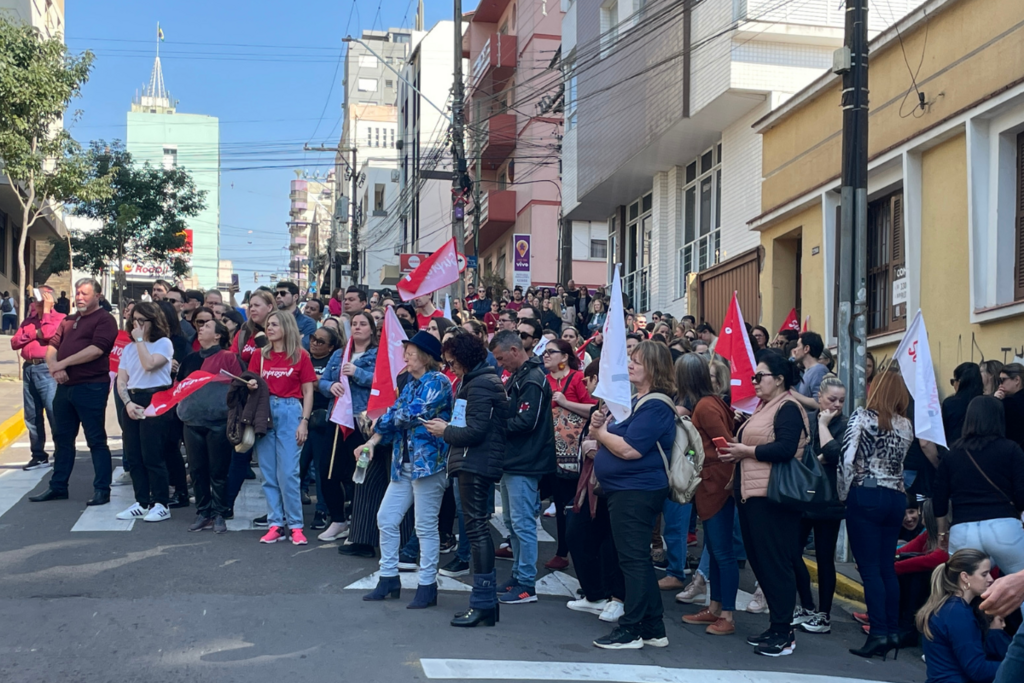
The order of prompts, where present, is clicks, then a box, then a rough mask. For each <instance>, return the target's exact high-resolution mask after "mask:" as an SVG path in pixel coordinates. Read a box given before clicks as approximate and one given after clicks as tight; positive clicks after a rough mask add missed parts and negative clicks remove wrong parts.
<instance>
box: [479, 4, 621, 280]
mask: <svg viewBox="0 0 1024 683" xmlns="http://www.w3.org/2000/svg"><path fill="white" fill-rule="evenodd" d="M562 14H563V13H562V11H561V9H560V8H559V6H558V5H557V4H556V3H554V2H546V1H545V0H519V1H518V2H515V1H512V0H507V1H506V0H481V2H480V4H479V6H478V7H477V9H476V11H475V12H474V13H473V15H472V17H471V18H470V20H469V25H468V27H467V29H466V33H465V37H464V39H463V42H462V45H463V56H464V57H466V58H467V59H469V62H470V65H471V66H470V69H469V71H468V72H467V76H466V120H467V124H466V125H467V135H466V141H467V142H466V149H467V158H468V159H469V162H470V173H471V175H472V176H473V178H474V181H475V182H476V183H479V186H480V187H479V190H480V195H481V197H480V203H479V205H478V206H475V207H474V211H476V212H477V213H478V214H479V219H480V231H479V234H473V232H472V231H471V230H467V243H466V253H468V254H472V253H477V254H478V258H479V264H480V268H481V270H482V272H483V273H484V274H485V275H487V274H492V275H496V276H497V277H498V278H500V279H502V280H504V281H505V284H507V285H512V284H513V277H512V274H513V265H512V264H513V261H514V260H515V258H518V257H519V255H518V254H517V253H516V250H517V249H522V248H523V246H522V245H524V244H526V242H525V241H523V240H522V239H519V238H517V237H516V236H517V235H529V249H528V250H525V249H524V252H525V254H526V258H527V259H528V262H529V268H530V271H529V277H528V281H529V282H531V283H532V284H536V285H555V284H557V283H558V282H559V281H560V280H562V279H565V278H563V277H562V275H563V274H564V273H568V276H569V277H572V278H575V279H576V282H577V283H578V284H580V285H590V286H597V285H602V284H604V282H605V257H606V254H605V252H604V249H605V248H606V244H605V242H604V240H605V239H606V235H605V230H604V229H601V228H598V229H597V230H596V231H595V235H596V242H594V243H592V242H591V233H590V227H591V226H590V224H589V223H587V222H586V221H585V220H584V221H581V223H580V226H579V232H578V236H577V234H576V226H572V231H564V232H563V231H562V230H561V225H562V206H561V205H562V199H561V179H560V176H559V165H560V151H561V144H562V134H563V115H562V108H561V106H556V104H555V102H556V101H560V90H561V88H562V75H561V72H560V71H559V68H558V67H559V62H560V60H559V54H560V49H561V34H562ZM467 220H468V219H467ZM569 241H571V242H572V243H573V244H572V246H571V247H570V245H568V244H565V243H564V242H569ZM576 242H579V244H576ZM563 247H564V248H563ZM477 250H478V251H477ZM563 258H565V259H567V260H571V262H572V263H571V266H569V267H566V266H567V264H565V263H563Z"/></svg>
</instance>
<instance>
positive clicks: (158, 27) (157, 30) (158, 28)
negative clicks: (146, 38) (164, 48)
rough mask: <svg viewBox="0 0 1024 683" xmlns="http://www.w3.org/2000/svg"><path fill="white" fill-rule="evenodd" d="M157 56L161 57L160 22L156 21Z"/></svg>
mask: <svg viewBox="0 0 1024 683" xmlns="http://www.w3.org/2000/svg"><path fill="white" fill-rule="evenodd" d="M156 57H157V59H159V58H160V22H159V21H158V22H156Z"/></svg>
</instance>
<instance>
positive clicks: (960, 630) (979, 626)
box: [917, 549, 1010, 683]
mask: <svg viewBox="0 0 1024 683" xmlns="http://www.w3.org/2000/svg"><path fill="white" fill-rule="evenodd" d="M991 569H992V563H991V561H990V560H989V559H988V556H987V555H986V554H985V553H984V552H982V551H980V550H973V549H965V550H960V551H957V552H955V553H953V556H952V557H950V558H949V561H948V562H946V563H945V564H942V565H939V566H938V567H936V568H935V571H934V572H932V593H931V596H930V597H929V598H928V602H926V603H925V605H924V607H922V608H921V609H920V611H918V613H917V629H918V630H919V631H920V632H921V633H922V634H923V635H924V641H923V642H922V644H921V646H922V648H923V649H924V654H925V663H926V664H927V666H928V681H927V683H940V682H941V683H952V682H953V681H957V682H959V681H963V683H991V682H992V681H993V680H994V679H995V677H996V673H997V672H998V670H999V664H1000V663H1001V662H1002V661H1003V659H1004V658H1005V657H1006V651H1007V649H1008V648H1009V646H1010V638H1009V636H1008V635H1007V634H1006V633H1005V632H1004V631H1003V628H1004V627H1005V623H1004V622H1003V619H1002V618H1001V617H993V618H992V621H991V622H989V620H988V617H986V616H985V615H983V614H982V613H981V612H979V611H978V610H976V609H975V608H974V607H972V606H971V603H972V602H973V601H974V599H975V598H978V597H980V596H981V594H982V593H984V592H985V591H986V590H988V588H989V586H991V585H992V583H993V579H992V575H991V574H990V571H991Z"/></svg>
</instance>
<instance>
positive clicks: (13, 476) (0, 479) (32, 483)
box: [0, 467, 51, 517]
mask: <svg viewBox="0 0 1024 683" xmlns="http://www.w3.org/2000/svg"><path fill="white" fill-rule="evenodd" d="M50 471H51V470H50V468H49V467H40V468H38V469H34V470H29V471H28V472H26V471H25V470H23V469H21V468H20V467H19V468H18V469H16V470H7V471H4V472H0V517H3V516H4V515H5V514H7V511H8V510H10V509H11V508H12V507H14V505H15V504H16V503H17V502H18V501H19V500H21V499H22V498H24V497H25V494H27V493H29V492H30V491H31V490H32V489H34V488H35V487H36V486H38V485H39V482H40V481H42V479H43V477H44V476H45V475H46V474H48V473H49V472H50Z"/></svg>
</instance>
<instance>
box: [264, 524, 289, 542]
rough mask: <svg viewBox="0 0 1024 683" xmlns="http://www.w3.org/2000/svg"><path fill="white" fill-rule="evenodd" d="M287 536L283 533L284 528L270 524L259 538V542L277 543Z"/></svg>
mask: <svg viewBox="0 0 1024 683" xmlns="http://www.w3.org/2000/svg"><path fill="white" fill-rule="evenodd" d="M287 538H288V537H287V536H285V534H284V529H282V528H281V527H279V526H272V527H270V529H269V530H268V531H267V533H265V534H264V535H263V538H261V539H260V543H277V542H278V541H283V540H285V539H287Z"/></svg>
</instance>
